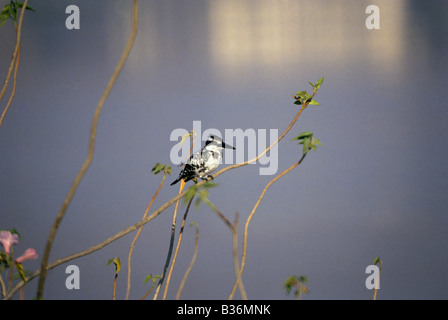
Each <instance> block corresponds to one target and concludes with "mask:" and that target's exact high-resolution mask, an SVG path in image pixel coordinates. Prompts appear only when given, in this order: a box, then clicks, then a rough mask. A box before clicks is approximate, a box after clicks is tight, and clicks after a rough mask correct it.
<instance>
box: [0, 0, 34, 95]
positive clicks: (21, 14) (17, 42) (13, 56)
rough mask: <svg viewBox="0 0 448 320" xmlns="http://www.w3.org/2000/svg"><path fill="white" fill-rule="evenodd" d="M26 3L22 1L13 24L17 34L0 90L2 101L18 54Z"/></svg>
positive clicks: (26, 1)
mask: <svg viewBox="0 0 448 320" xmlns="http://www.w3.org/2000/svg"><path fill="white" fill-rule="evenodd" d="M27 3H28V0H25V1H23V6H22V11H20V17H19V23H18V25H17V26H16V25H15V26H14V27H15V28H16V34H17V37H16V46H15V48H14V52H13V54H12V57H11V63H10V64H9V69H8V72H7V73H6V79H5V82H4V83H3V87H2V90H1V91H0V101H2V99H3V96H4V95H5V92H6V88H7V87H8V83H9V80H10V79H11V74H12V69H13V68H14V63H15V61H16V59H17V55H18V54H19V47H20V38H21V35H22V23H23V15H24V13H25V10H26V5H27Z"/></svg>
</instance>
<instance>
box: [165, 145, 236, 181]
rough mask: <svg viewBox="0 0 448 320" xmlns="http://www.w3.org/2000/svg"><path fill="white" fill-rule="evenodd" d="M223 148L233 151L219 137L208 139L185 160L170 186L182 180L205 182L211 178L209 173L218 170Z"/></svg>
mask: <svg viewBox="0 0 448 320" xmlns="http://www.w3.org/2000/svg"><path fill="white" fill-rule="evenodd" d="M224 148H228V149H234V150H235V148H234V147H232V146H229V145H227V144H225V143H224V142H223V141H222V139H221V138H220V137H217V136H210V137H208V139H207V141H206V142H205V146H204V147H203V148H202V149H201V150H199V151H197V152H195V153H194V154H193V155H192V156H191V157H190V159H188V160H187V162H186V163H185V166H184V168H183V169H182V171H181V172H180V173H179V177H178V178H177V179H176V180H175V181H174V182H173V183H171V185H174V184H176V183H178V182H179V181H180V180H182V179H183V180H184V182H187V181H190V180H192V179H197V178H199V179H202V180H207V179H208V178H209V177H211V178H213V177H212V176H211V175H210V173H212V172H213V171H215V170H216V168H218V166H219V163H220V161H221V158H222V154H221V150H222V149H224Z"/></svg>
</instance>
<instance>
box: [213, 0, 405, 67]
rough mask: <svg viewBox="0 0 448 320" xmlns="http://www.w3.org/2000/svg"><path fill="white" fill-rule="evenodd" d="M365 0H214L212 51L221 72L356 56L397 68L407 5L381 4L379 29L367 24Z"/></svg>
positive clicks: (396, 0)
mask: <svg viewBox="0 0 448 320" xmlns="http://www.w3.org/2000/svg"><path fill="white" fill-rule="evenodd" d="M367 5H368V3H364V2H361V1H344V5H342V4H341V2H339V1H260V2H258V1H257V2H256V5H254V2H253V1H241V0H226V1H211V2H210V7H209V19H208V21H209V32H210V43H209V48H210V54H211V58H212V61H213V62H214V63H215V64H216V65H218V66H221V67H222V71H225V70H231V69H239V68H241V66H243V65H250V64H252V65H262V66H263V65H264V66H270V65H272V66H280V65H292V64H296V63H297V62H298V61H300V60H302V61H309V62H311V61H315V60H318V61H319V63H322V62H323V63H325V62H327V63H338V62H341V61H344V60H346V59H350V57H351V56H353V55H355V54H356V55H362V56H364V57H368V58H369V59H372V63H374V64H376V65H381V66H382V67H384V68H385V69H390V68H395V67H397V66H398V65H397V64H396V63H395V62H396V60H397V59H398V58H399V57H400V55H402V54H403V50H404V49H403V36H404V5H405V1H403V0H395V1H393V2H388V3H387V5H384V6H380V10H381V11H380V13H381V20H380V21H381V30H372V31H369V30H367V29H366V27H365V20H366V18H367V17H368V15H367V14H366V13H365V9H366V7H367Z"/></svg>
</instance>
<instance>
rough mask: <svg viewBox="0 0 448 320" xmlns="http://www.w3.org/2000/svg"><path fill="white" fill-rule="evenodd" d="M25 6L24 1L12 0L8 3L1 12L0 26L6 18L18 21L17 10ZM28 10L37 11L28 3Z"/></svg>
mask: <svg viewBox="0 0 448 320" xmlns="http://www.w3.org/2000/svg"><path fill="white" fill-rule="evenodd" d="M22 7H23V3H22V2H19V1H17V0H11V1H10V2H9V3H8V4H6V5H5V6H4V7H3V9H2V12H1V13H0V26H2V25H3V24H4V23H5V22H6V20H8V19H11V20H13V21H14V22H17V11H18V9H20V8H22ZM25 8H26V10H31V11H36V10H34V9H33V8H31V7H30V6H29V5H27V6H26V7H25Z"/></svg>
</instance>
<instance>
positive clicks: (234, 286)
mask: <svg viewBox="0 0 448 320" xmlns="http://www.w3.org/2000/svg"><path fill="white" fill-rule="evenodd" d="M305 156H306V153H304V154H303V155H302V157H301V158H300V160H299V161H298V162H296V163H294V164H293V165H292V166H291V167H289V168H288V169H286V170H285V171H283V172H282V173H280V174H279V175H278V176H276V177H275V178H274V179H272V180H271V181H269V183H268V184H267V185H266V186H265V187H264V189H263V191H262V192H261V194H260V196H259V197H258V200H257V202H256V203H255V205H254V207H253V209H252V211H251V213H250V214H249V216H248V217H247V220H246V225H245V226H244V238H243V253H242V256H241V267H240V273H241V274H242V273H243V270H244V266H245V263H246V254H247V234H248V229H249V224H250V221H251V220H252V218H253V216H254V214H255V211H256V210H257V209H258V206H259V205H260V202H261V200H262V199H263V198H264V196H265V194H266V192H267V191H268V189H269V188H270V187H271V185H272V184H273V183H274V182H275V181H277V180H278V179H280V178H281V177H283V176H284V175H285V174H287V173H288V172H290V171H291V170H292V169H294V168H295V167H297V166H298V165H300V164H301V163H302V161H303V159H305ZM237 284H238V283H237V281H235V283H234V285H233V288H232V291H231V293H230V295H229V300H231V299H232V298H233V295H234V294H235V290H236V287H237Z"/></svg>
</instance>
